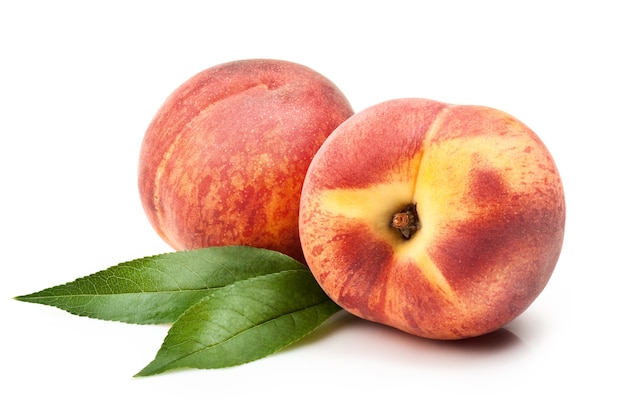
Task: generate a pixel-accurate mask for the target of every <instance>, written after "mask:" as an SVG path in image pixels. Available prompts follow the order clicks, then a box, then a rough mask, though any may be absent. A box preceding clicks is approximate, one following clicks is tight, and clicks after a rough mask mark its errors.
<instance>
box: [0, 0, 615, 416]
mask: <svg viewBox="0 0 626 418" xmlns="http://www.w3.org/2000/svg"><path fill="white" fill-rule="evenodd" d="M618 6H620V2H618V1H613V2H610V1H602V0H594V1H549V0H541V1H529V0H525V1H518V2H513V1H511V2H504V1H411V2H409V1H404V2H402V1H393V0H386V1H359V2H356V1H354V2H342V1H341V0H333V1H324V0H318V1H315V2H296V1H237V0H229V1H220V2H217V1H204V2H191V1H184V0H177V1H175V2H174V1H172V2H163V1H145V2H133V1H107V2H98V3H97V2H85V1H83V2H78V1H76V2H68V1H39V2H37V1H28V0H25V1H20V2H17V1H15V2H8V1H7V2H3V3H2V5H1V6H0V60H1V65H0V88H1V90H0V138H1V144H2V145H1V147H0V170H1V171H0V182H1V183H0V199H1V202H0V231H1V236H0V241H1V245H2V251H1V255H0V257H1V260H2V263H1V270H0V271H1V277H0V286H1V287H0V292H1V297H0V309H1V315H2V316H1V319H2V328H1V330H0V339H1V344H0V359H1V361H2V369H1V370H0V381H1V383H2V389H0V391H1V392H0V394H1V395H0V397H1V398H2V400H1V401H0V415H2V416H5V417H8V416H10V417H22V416H61V414H63V416H66V417H83V416H93V417H100V416H122V417H123V416H132V415H133V414H141V416H145V417H150V416H155V414H158V416H165V415H167V414H172V415H174V414H176V416H178V417H184V416H191V415H203V416H211V415H212V416H216V415H215V414H218V413H219V414H221V415H220V416H238V414H240V413H241V416H257V415H259V414H260V415H261V416H265V415H267V416H270V415H271V416H289V417H293V416H319V415H322V414H324V415H323V416H350V417H356V416H359V415H363V414H367V415H370V414H371V415H381V414H385V415H384V416H390V415H391V414H398V416H429V417H430V416H453V415H454V414H459V413H463V414H466V413H472V415H474V414H476V415H478V414H480V415H482V416H486V417H489V416H570V415H571V414H572V413H579V414H580V416H596V417H612V416H624V415H625V414H626V407H625V406H624V402H623V401H622V400H621V399H620V398H621V397H623V395H624V389H625V387H624V374H625V373H626V367H625V361H624V358H625V354H624V353H625V352H626V351H625V350H626V347H625V346H624V343H623V333H624V319H626V315H625V311H624V290H625V287H626V286H625V281H626V273H625V272H624V250H625V249H626V248H625V246H624V237H625V236H626V229H625V228H624V223H625V217H626V212H625V207H624V191H625V187H624V180H626V175H625V172H624V164H623V160H624V157H623V155H624V154H623V143H624V141H625V139H626V134H625V126H626V125H625V123H624V122H625V120H626V119H625V117H626V116H625V115H626V105H625V103H626V102H625V100H624V97H625V96H626V83H625V81H624V77H625V74H626V66H625V64H624V61H625V60H624V54H625V52H626V46H625V42H626V30H625V28H626V25H625V24H624V21H625V20H624V18H625V14H624V12H623V11H622V10H623V7H618ZM258 57H265V58H280V59H286V60H291V61H295V62H298V63H301V64H304V65H307V66H309V67H311V68H313V69H315V70H317V71H318V72H320V73H322V74H324V75H325V76H327V77H328V78H330V79H331V80H333V81H334V82H335V83H336V84H337V85H338V86H339V87H340V89H341V90H342V91H343V92H344V93H345V94H346V96H347V97H348V98H349V99H350V101H351V103H352V105H353V107H354V109H355V110H356V111H358V110H361V109H363V108H365V107H368V106H371V105H373V104H376V103H378V102H380V101H383V100H388V99H394V98H399V97H410V96H413V97H426V98H431V99H437V100H441V101H446V102H452V103H463V104H481V105H487V106H491V107H496V108H500V109H502V110H505V111H507V112H509V113H511V114H513V115H515V116H516V117H518V118H519V119H521V120H522V121H524V122H525V123H526V124H528V125H529V126H530V127H531V128H532V129H533V130H535V132H537V133H538V134H539V136H540V137H541V138H542V139H543V140H544V142H545V143H546V145H547V146H548V148H549V149H550V151H551V152H552V154H553V156H554V158H555V160H556V162H557V165H558V167H559V169H560V172H561V175H562V177H563V182H564V185H565V191H566V199H567V209H568V218H567V228H566V238H565V245H564V247H563V252H562V256H561V259H560V261H559V264H558V266H557V269H556V271H555V273H554V275H553V277H552V279H551V281H550V283H549V284H548V286H547V288H546V289H545V291H544V292H543V293H542V294H541V295H540V296H539V298H538V299H537V300H536V301H535V303H534V304H533V305H532V306H531V307H530V308H529V309H528V310H527V311H526V312H525V313H524V314H522V315H521V316H520V317H519V318H518V319H516V320H515V321H513V322H512V323H511V324H510V325H508V326H507V327H506V328H505V330H503V331H501V332H498V333H496V334H494V335H491V336H489V337H487V338H483V339H478V340H473V341H465V342H458V343H437V342H432V341H426V340H422V339H419V338H416V337H411V336H409V335H405V334H403V333H401V332H398V331H395V330H392V329H389V328H385V327H382V326H378V325H376V324H370V323H365V322H363V321H360V320H356V319H353V318H351V317H349V316H347V315H338V316H337V317H336V318H335V319H334V320H333V321H331V322H330V323H329V324H327V326H325V327H324V328H323V329H322V330H320V332H318V333H316V334H315V335H314V336H311V337H310V338H307V339H306V340H304V341H302V342H301V343H299V344H296V346H294V347H292V348H290V349H288V350H286V351H284V352H281V353H279V354H276V355H274V356H271V357H269V358H266V359H263V360H260V361H257V362H254V363H250V364H247V365H244V366H240V367H235V368H230V369H224V370H185V371H175V372H171V373H167V374H164V375H158V376H155V377H150V378H133V377H132V376H133V374H135V373H136V372H138V371H139V370H140V369H141V368H143V366H145V365H146V364H147V363H148V362H149V361H151V360H152V358H153V357H154V354H155V353H156V351H157V349H158V347H159V346H160V344H161V341H162V339H163V338H164V336H165V335H166V333H167V327H165V326H138V325H127V324H122V323H114V322H105V321H98V320H94V319H87V318H81V317H76V316H73V315H70V314H68V313H66V312H64V311H61V310H58V309H55V308H52V307H46V306H41V305H35V304H28V303H23V302H17V301H15V300H13V299H12V298H13V297H14V296H17V295H22V294H26V293H30V292H33V291H37V290H41V289H44V288H46V287H50V286H53V285H57V284H61V283H65V282H68V281H71V280H74V279H75V278H78V277H81V276H84V275H86V274H90V273H93V272H96V271H98V270H101V269H104V268H107V267H109V266H111V265H113V264H117V263H118V262H122V261H127V260H131V259H134V258H139V257H143V256H147V255H152V254H156V253H160V252H163V251H169V250H170V249H169V248H168V247H167V246H166V245H165V244H163V243H162V242H161V241H160V239H159V238H158V237H157V235H156V233H154V231H153V230H152V229H151V227H150V225H149V224H148V222H147V220H146V218H145V216H144V214H143V210H142V208H141V205H140V202H139V198H138V193H137V186H136V174H137V159H138V151H139V147H140V143H141V140H142V138H143V134H144V131H145V129H146V127H147V126H148V123H149V122H150V120H151V118H152V116H153V115H154V113H155V112H156V110H157V109H158V107H159V106H160V105H161V103H162V102H163V100H164V99H165V98H166V96H167V95H169V94H170V93H171V91H172V90H174V89H175V88H176V87H177V86H178V85H179V84H181V83H182V82H183V81H185V80H186V79H187V78H189V77H191V76H192V75H194V74H195V73H197V72H199V71H201V70H203V69H205V68H208V67H210V66H213V65H216V64H219V63H223V62H226V61H231V60H236V59H245V58H258ZM244 413H245V414H246V415H244ZM381 416H382V415H381ZM577 416H578V415H577Z"/></svg>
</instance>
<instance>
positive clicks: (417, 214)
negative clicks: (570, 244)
mask: <svg viewBox="0 0 626 418" xmlns="http://www.w3.org/2000/svg"><path fill="white" fill-rule="evenodd" d="M564 228H565V201H564V194H563V187H562V183H561V179H560V176H559V173H558V171H557V167H556V165H555V163H554V161H553V159H552V157H551V155H550V153H549V152H548V150H547V148H546V147H545V146H544V144H543V143H542V142H541V140H540V139H539V138H538V137H537V135H536V134H535V133H533V131H531V130H530V129H529V128H528V127H527V126H525V125H524V124H522V123H521V122H520V121H519V120H517V119H515V118H514V117H512V116H510V115H508V114H506V113H504V112H501V111H499V110H496V109H491V108H487V107H480V106H455V105H450V104H445V103H440V102H436V101H431V100H424V99H398V100H391V101H388V102H383V103H380V104H378V105H375V106H372V107H370V108H368V109H365V110H363V111H361V112H359V113H357V114H355V115H354V116H352V117H351V118H349V119H348V120H346V121H345V122H344V123H342V124H341V125H340V126H339V127H338V128H337V129H336V130H335V131H334V132H333V133H332V134H331V135H330V137H329V138H328V139H327V141H326V142H325V143H324V145H322V147H321V148H320V150H319V151H318V153H317V154H316V156H315V158H314V159H313V161H312V162H311V165H310V167H309V170H308V173H307V175H306V178H305V181H304V186H303V190H302V198H301V207H300V236H301V240H302V246H303V250H304V254H305V257H306V260H307V262H308V264H309V267H310V269H311V271H312V272H313V274H314V276H315V277H316V279H317V280H318V282H319V284H320V285H321V287H322V288H323V289H324V290H325V291H326V293H327V294H328V295H329V296H330V297H331V298H332V299H333V300H334V301H335V302H336V303H337V304H339V305H340V306H342V307H343V308H345V309H346V310H347V311H349V312H351V313H353V314H355V315H357V316H360V317H362V318H365V319H368V320H371V321H374V322H378V323H382V324H386V325H389V326H392V327H396V328H398V329H401V330H403V331H406V332H408V333H412V334H415V335H418V336H423V337H428V338H433V339H460V338H466V337H472V336H477V335H481V334H485V333H488V332H490V331H494V330H496V329H498V328H500V327H502V326H503V325H505V324H506V323H508V322H509V321H511V320H512V319H514V318H515V317H517V316H518V315H519V314H520V313H521V312H522V311H524V310H525V309H526V308H527V307H528V306H529V305H530V304H531V303H532V302H533V300H535V298H536V297H537V296H538V295H539V293H540V292H541V291H542V290H543V289H544V287H545V286H546V284H547V282H548V279H549V278H550V276H551V275H552V272H553V270H554V268H555V265H556V262H557V259H558V257H559V254H560V250H561V246H562V243H563V233H564Z"/></svg>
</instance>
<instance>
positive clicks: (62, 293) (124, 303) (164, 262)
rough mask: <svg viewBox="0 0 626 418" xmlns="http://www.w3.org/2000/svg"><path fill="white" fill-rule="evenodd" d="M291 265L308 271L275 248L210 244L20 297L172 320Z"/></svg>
mask: <svg viewBox="0 0 626 418" xmlns="http://www.w3.org/2000/svg"><path fill="white" fill-rule="evenodd" d="M289 270H298V271H308V269H307V268H306V266H304V265H303V264H301V263H299V262H297V261H296V260H294V259H292V258H290V257H288V256H286V255H284V254H281V253H278V252H275V251H270V250H264V249H259V248H252V247H243V246H229V247H211V248H203V249H199V250H193V251H179V252H172V253H166V254H161V255H157V256H151V257H145V258H140V259H137V260H133V261H129V262H126V263H122V264H119V265H117V266H113V267H111V268H108V269H106V270H103V271H100V272H97V273H95V274H92V275H89V276H86V277H83V278H80V279H77V280H75V281H73V282H70V283H67V284H64V285H60V286H55V287H51V288H48V289H45V290H42V291H39V292H36V293H32V294H29V295H25V296H18V297H16V299H17V300H20V301H24V302H32V303H40V304H44V305H51V306H56V307H58V308H60V309H63V310H66V311H68V312H70V313H72V314H76V315H81V316H88V317H91V318H97V319H106V320H114V321H121V322H129V323H137V324H159V323H171V322H174V321H175V320H176V318H178V317H179V316H180V315H181V314H182V313H183V312H184V311H185V310H186V309H187V308H189V307H190V306H192V305H193V304H195V303H196V302H198V301H199V300H201V299H202V298H204V297H206V296H208V295H210V294H212V293H213V292H215V291H216V290H217V289H220V288H222V287H224V286H227V285H230V284H232V283H235V282H237V281H240V280H246V279H250V278H253V277H257V276H263V275H266V274H270V273H277V272H281V271H289Z"/></svg>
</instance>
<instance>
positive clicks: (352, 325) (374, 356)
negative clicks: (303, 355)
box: [289, 311, 529, 367]
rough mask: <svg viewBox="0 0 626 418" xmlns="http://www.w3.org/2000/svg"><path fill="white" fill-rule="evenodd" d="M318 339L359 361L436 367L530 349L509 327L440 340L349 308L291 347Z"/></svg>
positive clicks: (317, 340) (324, 348)
mask: <svg viewBox="0 0 626 418" xmlns="http://www.w3.org/2000/svg"><path fill="white" fill-rule="evenodd" d="M318 343H319V344H320V345H319V346H317V347H316V350H317V349H321V350H326V349H329V350H332V353H333V355H340V356H346V357H348V358H350V359H351V360H352V359H354V360H355V361H359V360H358V358H359V357H361V358H362V357H366V360H367V361H368V362H369V361H374V362H391V363H397V362H401V363H403V364H427V365H429V366H435V367H437V366H438V365H442V366H450V365H456V366H458V365H463V364H477V363H481V364H483V363H484V362H490V361H492V360H495V359H503V358H507V357H511V356H518V355H520V354H522V355H523V353H528V352H529V350H528V348H527V347H526V345H525V343H524V342H523V341H522V339H521V338H520V337H519V336H518V335H516V334H515V333H514V332H512V331H511V330H509V329H507V328H501V329H499V330H497V331H494V332H492V333H489V334H486V335H482V336H479V337H474V338H468V339H463V340H453V341H438V340H429V339H425V338H421V337H417V336H414V335H411V334H407V333H405V332H402V331H399V330H397V329H394V328H391V327H388V326H385V325H381V324H376V323H373V322H369V321H365V320H363V319H360V318H357V317H355V316H353V315H351V314H348V313H347V312H345V311H342V312H340V313H338V314H336V315H335V316H333V317H332V318H331V319H330V320H329V321H328V322H326V323H325V324H323V326H322V327H320V328H319V329H317V330H316V331H315V332H314V333H312V334H311V335H309V336H308V337H306V338H304V339H302V340H301V341H299V342H298V343H296V344H294V345H293V346H292V347H291V348H289V350H291V349H297V348H298V347H305V346H310V345H312V344H318ZM362 360H363V359H361V361H362Z"/></svg>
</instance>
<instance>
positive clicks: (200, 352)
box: [137, 270, 341, 376]
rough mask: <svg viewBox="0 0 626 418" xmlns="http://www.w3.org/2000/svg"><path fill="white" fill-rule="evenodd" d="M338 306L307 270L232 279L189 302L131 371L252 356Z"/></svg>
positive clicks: (301, 332)
mask: <svg viewBox="0 0 626 418" xmlns="http://www.w3.org/2000/svg"><path fill="white" fill-rule="evenodd" d="M339 310H341V308H340V307H339V306H337V305H336V304H335V303H334V302H332V301H331V300H330V299H329V298H328V296H326V294H325V293H324V292H323V291H322V289H321V288H320V287H319V286H318V284H317V282H316V281H315V279H314V278H313V275H312V274H311V273H310V272H309V271H308V270H307V271H284V272H280V273H276V274H270V275H267V276H262V277H256V278H253V279H249V280H246V281H240V282H236V283H233V284H232V285H230V286H227V287H224V288H223V289H221V290H219V291H216V292H215V293H213V295H211V296H209V297H206V298H204V299H202V300H201V301H199V302H198V303H196V304H195V305H193V306H192V307H191V308H189V310H187V311H186V312H185V313H184V314H183V315H182V316H181V317H180V318H179V319H178V320H177V321H176V322H175V323H174V324H173V325H172V327H171V329H170V331H169V333H168V335H167V337H166V338H165V341H164V342H163V345H162V346H161V348H160V350H159V351H158V353H157V355H156V357H155V359H154V360H153V361H152V362H151V363H150V364H148V365H147V366H146V367H145V368H144V369H143V370H141V371H140V372H139V373H138V374H137V376H149V375H154V374H158V373H162V372H164V371H167V370H171V369H176V368H198V369H211V368H221V367H230V366H236V365H240V364H243V363H247V362H250V361H253V360H258V359H260V358H262V357H265V356H268V355H270V354H272V353H275V352H276V351H278V350H281V349H282V348H284V347H286V346H288V345H289V344H292V343H293V342H295V341H297V340H299V339H300V338H302V337H304V336H305V335H307V334H309V333H310V332H312V331H313V330H315V329H316V328H317V327H319V326H320V325H321V324H322V323H323V322H324V321H325V320H326V319H328V318H330V317H331V316H332V315H333V314H334V313H336V312H338V311H339Z"/></svg>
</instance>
